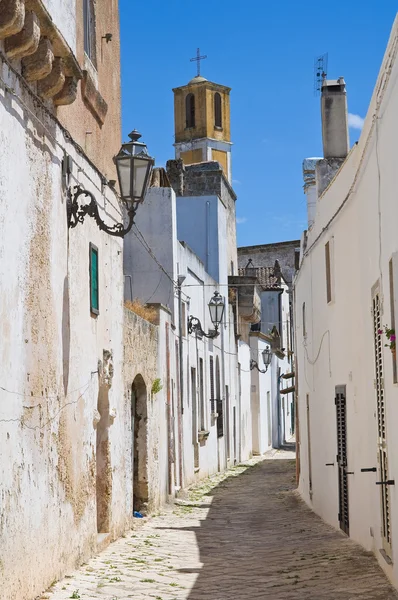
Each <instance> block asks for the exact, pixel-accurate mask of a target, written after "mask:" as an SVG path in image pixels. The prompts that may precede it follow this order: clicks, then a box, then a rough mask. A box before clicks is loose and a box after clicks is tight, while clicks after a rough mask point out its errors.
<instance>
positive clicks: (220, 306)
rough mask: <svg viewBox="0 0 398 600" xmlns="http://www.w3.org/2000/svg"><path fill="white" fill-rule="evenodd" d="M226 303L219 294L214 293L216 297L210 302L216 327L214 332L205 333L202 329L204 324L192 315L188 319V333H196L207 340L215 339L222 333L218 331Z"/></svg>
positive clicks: (211, 315) (212, 319)
mask: <svg viewBox="0 0 398 600" xmlns="http://www.w3.org/2000/svg"><path fill="white" fill-rule="evenodd" d="M224 308H225V302H224V298H223V297H222V296H221V294H220V293H219V292H214V296H213V297H212V298H211V300H210V302H209V311H210V318H211V322H212V323H213V325H214V331H211V332H209V333H205V332H204V331H203V329H202V324H201V322H200V320H199V319H198V318H197V317H194V316H193V315H190V317H189V319H188V333H196V334H199V335H201V336H204V337H207V338H215V337H217V336H218V335H219V334H220V333H219V331H218V329H219V327H220V325H221V322H222V318H223V315H224Z"/></svg>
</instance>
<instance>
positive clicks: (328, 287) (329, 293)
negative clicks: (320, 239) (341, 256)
mask: <svg viewBox="0 0 398 600" xmlns="http://www.w3.org/2000/svg"><path fill="white" fill-rule="evenodd" d="M325 267H326V301H327V302H328V303H329V302H331V301H332V275H331V269H330V242H327V243H326V244H325Z"/></svg>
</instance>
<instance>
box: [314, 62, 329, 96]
mask: <svg viewBox="0 0 398 600" xmlns="http://www.w3.org/2000/svg"><path fill="white" fill-rule="evenodd" d="M327 72H328V53H327V52H326V54H321V56H317V58H316V59H315V61H314V96H319V94H320V93H321V90H322V84H323V80H324V79H326V77H327Z"/></svg>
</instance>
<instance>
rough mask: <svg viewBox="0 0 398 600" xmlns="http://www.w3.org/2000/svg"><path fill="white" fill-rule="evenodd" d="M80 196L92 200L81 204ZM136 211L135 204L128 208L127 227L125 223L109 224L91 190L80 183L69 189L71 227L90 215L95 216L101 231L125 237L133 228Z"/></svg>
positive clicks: (69, 222)
mask: <svg viewBox="0 0 398 600" xmlns="http://www.w3.org/2000/svg"><path fill="white" fill-rule="evenodd" d="M80 196H85V197H86V198H90V202H89V203H88V204H79V202H78V200H79V198H80ZM136 212H137V211H136V208H135V207H134V206H131V207H129V208H128V209H127V216H128V224H127V226H126V227H125V226H124V225H123V223H115V225H107V224H106V223H104V221H103V220H102V219H101V217H100V214H99V210H98V204H97V201H96V200H95V197H94V195H93V194H92V193H91V192H89V191H87V190H85V189H84V188H82V187H81V186H80V185H76V186H74V187H73V188H69V190H68V196H67V214H68V227H69V229H73V228H74V227H76V225H77V224H78V223H83V222H84V219H85V217H86V216H89V217H93V219H94V220H95V222H96V223H97V225H98V227H99V229H100V230H101V231H105V232H106V233H108V234H109V235H113V236H116V237H124V236H125V235H126V234H127V233H128V232H129V231H130V230H131V228H132V226H133V224H134V217H135V214H136Z"/></svg>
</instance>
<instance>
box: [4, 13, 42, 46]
mask: <svg viewBox="0 0 398 600" xmlns="http://www.w3.org/2000/svg"><path fill="white" fill-rule="evenodd" d="M39 42H40V24H39V19H38V18H37V16H36V14H35V13H34V12H33V11H32V10H27V11H26V12H25V22H24V26H23V29H22V30H21V31H20V32H19V33H16V34H15V35H12V36H11V37H9V38H7V39H6V41H5V51H6V54H7V56H8V58H22V57H24V56H29V55H30V54H33V53H34V52H36V50H37V48H38V46H39Z"/></svg>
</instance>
